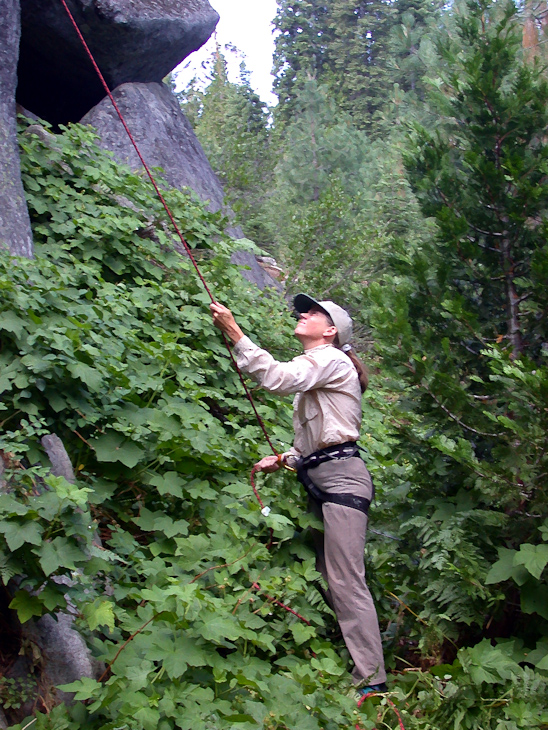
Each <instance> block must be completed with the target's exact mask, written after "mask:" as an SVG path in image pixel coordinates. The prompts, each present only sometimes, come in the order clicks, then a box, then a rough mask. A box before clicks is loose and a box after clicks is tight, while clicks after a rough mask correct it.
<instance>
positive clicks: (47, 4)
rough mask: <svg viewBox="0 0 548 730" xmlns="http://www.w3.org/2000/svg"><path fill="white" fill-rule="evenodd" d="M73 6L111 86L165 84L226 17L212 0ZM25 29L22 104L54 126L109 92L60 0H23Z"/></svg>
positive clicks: (72, 0) (71, 0)
mask: <svg viewBox="0 0 548 730" xmlns="http://www.w3.org/2000/svg"><path fill="white" fill-rule="evenodd" d="M67 4H68V6H69V8H70V10H71V12H72V13H73V15H74V17H75V20H76V22H77V24H78V26H79V27H80V29H81V31H82V34H83V35H84V37H85V39H86V41H87V42H88V45H89V46H90V49H91V51H92V53H93V55H94V56H95V59H96V61H97V64H98V66H99V68H100V69H101V71H102V73H103V75H104V77H105V79H106V81H107V83H108V85H109V86H110V88H115V87H116V86H119V85H120V84H124V83H126V82H128V81H142V82H148V81H156V82H160V81H161V80H162V79H163V78H164V76H166V74H168V73H169V72H170V71H171V70H172V69H173V68H175V66H177V64H179V63H180V62H181V61H182V60H183V59H185V58H186V57H187V56H188V55H190V54H191V53H192V52H193V51H195V50H197V49H198V48H200V47H201V46H202V45H203V44H204V43H205V42H206V41H207V40H208V38H209V37H210V36H211V34H212V33H213V31H214V29H215V26H216V25H217V22H218V20H219V15H218V14H217V12H216V11H215V10H214V9H213V8H212V7H211V5H210V4H209V2H208V0H67ZM2 12H3V11H2ZM21 27H22V32H21V52H20V58H19V87H18V89H17V99H18V101H19V103H20V104H22V105H23V106H24V107H25V108H27V109H29V110H30V111H32V112H34V113H35V114H37V115H38V116H40V117H42V118H43V119H46V120H47V121H49V122H52V123H53V124H61V123H63V124H64V123H67V122H76V121H78V120H79V119H80V118H81V117H82V116H83V115H84V114H85V113H86V112H87V111H89V110H90V109H91V108H92V107H93V106H95V104H97V103H98V102H99V101H100V100H101V99H102V98H103V97H104V96H105V92H104V89H103V87H102V86H101V83H100V81H99V79H98V78H97V75H96V72H95V71H94V69H93V67H92V65H91V62H90V61H89V59H88V57H87V55H86V53H85V50H84V48H83V47H82V44H81V42H80V40H79V38H78V36H77V34H76V31H75V30H74V28H73V26H72V24H71V22H70V20H69V17H68V15H67V13H66V11H65V9H64V8H63V5H62V4H61V2H60V0H21Z"/></svg>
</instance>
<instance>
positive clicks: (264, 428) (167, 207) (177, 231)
mask: <svg viewBox="0 0 548 730" xmlns="http://www.w3.org/2000/svg"><path fill="white" fill-rule="evenodd" d="M61 3H62V5H63V7H64V8H65V10H66V12H67V15H68V16H69V18H70V21H71V23H72V25H73V26H74V30H75V31H76V33H77V34H78V38H79V39H80V41H81V43H82V45H83V46H84V49H85V51H86V53H87V55H88V57H89V60H90V61H91V63H92V65H93V68H94V69H95V71H96V73H97V76H98V77H99V79H100V81H101V84H102V85H103V88H104V89H105V91H106V93H107V96H108V98H109V99H110V101H111V102H112V106H113V107H114V109H115V110H116V113H117V114H118V116H119V117H120V121H121V122H122V124H123V126H124V129H125V130H126V132H127V135H128V137H129V139H130V141H131V144H132V145H133V147H134V149H135V152H136V153H137V156H138V157H139V160H140V161H141V164H142V165H143V167H144V168H145V171H146V173H147V175H148V177H149V179H150V182H151V183H152V185H153V187H154V190H155V191H156V195H157V196H158V198H159V199H160V202H161V203H162V205H163V206H164V210H165V211H166V213H167V215H168V217H169V220H170V221H171V223H172V225H173V228H174V230H175V232H176V233H177V236H178V237H179V239H180V241H181V243H182V244H183V246H184V249H185V251H186V253H187V254H188V257H189V258H190V260H191V261H192V264H193V266H194V268H195V269H196V273H197V274H198V276H199V278H200V281H201V282H202V284H203V287H204V289H205V290H206V292H207V293H208V295H209V298H210V299H211V301H212V302H215V298H214V297H213V294H212V293H211V291H210V289H209V287H208V285H207V282H206V280H205V279H204V276H203V274H202V272H201V271H200V267H199V266H198V264H197V262H196V259H195V258H194V256H193V254H192V249H191V248H190V246H189V245H188V243H187V242H186V240H185V238H184V236H183V234H182V233H181V231H180V230H179V226H178V225H177V223H176V222H175V218H174V217H173V213H172V212H171V210H170V208H169V206H168V204H167V203H166V201H165V199H164V196H163V195H162V193H161V191H160V188H159V187H158V185H157V183H156V180H155V179H154V177H153V175H152V173H151V171H150V169H149V167H148V165H147V163H146V162H145V160H144V158H143V156H142V154H141V151H140V150H139V147H138V146H137V142H136V141H135V140H134V138H133V135H132V134H131V131H130V129H129V127H128V125H127V123H126V120H125V119H124V116H123V114H122V112H121V111H120V109H119V107H118V104H117V103H116V100H115V98H114V96H113V95H112V92H111V90H110V88H109V86H108V84H107V82H106V81H105V77H104V76H103V74H102V73H101V69H100V68H99V66H98V65H97V62H96V61H95V58H94V57H93V54H92V52H91V50H90V48H89V46H88V44H87V43H86V39H85V38H84V36H83V35H82V33H81V31H80V28H79V27H78V24H77V23H76V20H75V19H74V16H73V14H72V13H71V12H70V9H69V7H68V5H67V3H66V1H65V0H61ZM222 335H223V340H224V342H225V345H226V349H227V350H228V354H229V355H230V359H231V360H232V364H233V365H234V368H235V370H236V372H237V373H238V376H239V378H240V381H241V383H242V385H243V388H244V391H245V394H246V396H247V398H248V400H249V402H250V403H251V407H252V408H253V412H254V413H255V417H256V419H257V422H258V424H259V426H260V427H261V430H262V432H263V434H264V437H265V439H266V440H267V442H268V445H269V446H270V448H271V449H272V451H273V453H274V454H276V456H277V455H278V452H277V451H276V449H275V448H274V445H273V444H272V441H271V440H270V436H269V435H268V431H267V430H266V427H265V425H264V422H263V419H262V418H261V416H260V415H259V412H258V411H257V407H256V406H255V402H254V400H253V396H252V395H251V392H250V390H249V388H248V387H247V385H246V383H245V380H244V377H243V375H242V372H241V370H240V368H239V367H238V364H237V362H236V359H235V358H234V355H233V353H232V350H231V349H230V343H229V341H228V339H227V337H226V335H225V334H224V332H223V333H222Z"/></svg>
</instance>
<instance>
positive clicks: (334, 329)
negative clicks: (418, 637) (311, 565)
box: [211, 294, 386, 694]
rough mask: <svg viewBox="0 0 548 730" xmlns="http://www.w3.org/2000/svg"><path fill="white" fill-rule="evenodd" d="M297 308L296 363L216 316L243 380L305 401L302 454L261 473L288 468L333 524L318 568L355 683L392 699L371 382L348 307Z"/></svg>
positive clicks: (300, 421) (265, 463)
mask: <svg viewBox="0 0 548 730" xmlns="http://www.w3.org/2000/svg"><path fill="white" fill-rule="evenodd" d="M294 306H295V309H296V310H297V312H299V320H298V322H297V326H296V327H295V335H296V337H297V339H298V340H299V341H300V342H301V345H302V346H303V349H304V353H303V354H302V355H299V356H298V357H295V358H294V359H293V360H291V362H286V363H283V362H278V361H276V360H275V359H274V358H273V357H272V355H270V353H268V352H266V350H263V349H261V348H260V347H258V346H257V345H255V344H254V343H253V342H252V341H251V340H250V339H249V338H248V337H246V336H245V335H244V333H243V332H242V330H241V329H240V327H239V326H238V325H237V324H236V321H235V320H234V317H233V315H232V313H231V312H230V310H229V309H227V308H226V307H224V306H223V305H222V304H218V303H214V304H212V305H211V312H212V315H213V321H214V323H215V325H216V326H217V327H218V328H219V329H220V330H222V331H223V332H224V333H225V334H226V335H227V337H228V338H229V339H230V340H231V342H232V343H233V345H234V350H233V351H234V355H235V357H236V361H237V363H238V366H239V367H240V368H241V370H242V371H243V372H245V373H248V374H249V375H250V376H251V377H252V378H253V379H254V380H255V381H257V382H258V383H259V384H260V385H261V386H262V387H263V388H265V389H266V390H269V391H270V392H273V393H279V394H280V395H287V394H289V393H296V396H295V400H294V404H293V426H294V429H295V441H294V445H293V448H292V449H290V450H289V451H288V452H286V453H285V454H282V455H281V456H280V457H277V456H266V457H265V458H264V459H261V461H259V463H258V464H257V465H256V466H257V467H258V468H259V469H260V470H261V471H264V472H267V473H271V472H274V471H276V470H277V469H279V468H280V466H281V465H282V463H286V464H287V465H289V466H294V467H296V468H297V470H298V475H299V478H300V480H301V481H302V482H303V484H304V485H305V487H307V490H308V492H309V495H310V496H311V501H312V506H313V509H314V511H315V512H316V514H318V515H319V516H320V517H321V518H322V519H323V523H324V535H323V539H322V540H320V541H319V544H318V545H317V552H318V563H317V568H318V570H319V571H320V572H321V573H322V574H323V576H324V578H325V579H326V581H327V584H328V586H329V596H328V599H329V601H330V602H331V604H332V608H333V609H334V611H335V614H336V616H337V619H338V622H339V625H340V627H341V631H342V635H343V637H344V641H345V643H346V646H347V648H348V651H349V652H350V655H351V657H352V660H353V661H354V670H353V672H352V675H353V680H354V682H355V684H356V685H358V686H360V687H361V688H360V692H361V693H362V694H369V693H370V692H384V691H386V685H385V680H386V674H385V670H384V660H383V655H382V646H381V637H380V632H379V624H378V620H377V614H376V611H375V607H374V604H373V600H372V598H371V594H370V592H369V589H368V587H367V585H366V582H365V566H364V548H365V533H366V529H367V508H368V506H369V502H370V500H371V499H372V496H373V488H372V482H371V477H370V476H369V472H368V471H367V469H366V466H365V464H364V462H363V461H362V459H361V458H360V456H359V452H358V449H357V446H356V441H357V439H358V437H359V429H360V422H361V394H362V392H363V391H364V390H365V388H366V387H367V375H366V372H365V369H364V367H363V365H362V364H361V363H360V361H359V360H358V358H357V357H356V356H355V355H354V353H353V352H352V351H351V350H352V348H351V345H350V341H351V339H352V320H351V319H350V316H349V315H348V313H347V312H346V311H345V310H344V309H342V308H341V307H339V306H338V305H337V304H335V303H334V302H330V301H322V302H317V301H316V300H315V299H313V298H312V297H309V296H307V295H305V294H298V295H297V296H296V297H295V300H294ZM364 685H366V686H364Z"/></svg>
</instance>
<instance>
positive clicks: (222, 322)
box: [209, 302, 244, 345]
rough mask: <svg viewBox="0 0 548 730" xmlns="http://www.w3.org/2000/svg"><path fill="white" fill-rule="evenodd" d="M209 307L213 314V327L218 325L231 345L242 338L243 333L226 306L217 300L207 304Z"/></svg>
mask: <svg viewBox="0 0 548 730" xmlns="http://www.w3.org/2000/svg"><path fill="white" fill-rule="evenodd" d="M209 309H210V310H211V314H212V316H213V324H214V325H215V327H218V328H219V329H220V330H221V332H224V334H225V335H226V336H227V337H228V338H229V339H230V341H231V342H232V344H233V345H235V344H236V343H237V342H238V341H239V340H241V339H242V337H243V336H244V333H243V332H242V330H241V329H240V328H239V327H238V325H237V324H236V320H235V319H234V315H233V314H232V312H231V311H230V309H228V307H225V306H224V305H223V304H219V302H213V303H212V304H210V305H209Z"/></svg>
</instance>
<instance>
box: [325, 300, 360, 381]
mask: <svg viewBox="0 0 548 730" xmlns="http://www.w3.org/2000/svg"><path fill="white" fill-rule="evenodd" d="M324 314H325V316H326V319H327V321H328V323H329V324H330V325H331V326H332V327H335V323H334V322H333V320H332V319H331V317H330V316H329V314H328V313H327V312H324ZM333 345H334V346H335V347H336V348H337V349H338V350H342V351H343V352H344V354H345V355H346V356H347V357H348V358H349V359H350V362H351V363H352V365H354V367H355V368H356V372H357V373H358V380H359V381H360V389H361V391H362V393H365V391H366V390H367V386H368V385H369V374H368V372H367V368H366V367H365V365H364V364H363V362H362V361H361V360H360V359H359V357H358V356H357V355H356V353H355V352H354V348H353V347H352V345H343V346H342V347H341V344H340V342H339V335H338V334H336V335H335V339H334V340H333ZM343 348H344V349H343Z"/></svg>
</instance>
